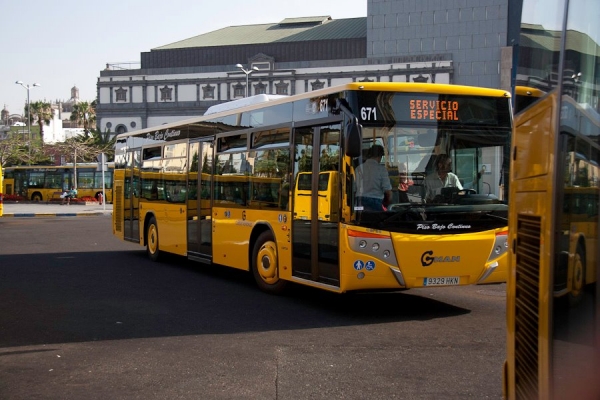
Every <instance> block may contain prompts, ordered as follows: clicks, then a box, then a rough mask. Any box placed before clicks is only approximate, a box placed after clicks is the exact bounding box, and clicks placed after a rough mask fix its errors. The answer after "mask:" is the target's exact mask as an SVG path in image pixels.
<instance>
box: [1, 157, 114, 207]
mask: <svg viewBox="0 0 600 400" xmlns="http://www.w3.org/2000/svg"><path fill="white" fill-rule="evenodd" d="M113 169H114V165H113V163H108V168H107V170H106V171H104V192H105V196H106V201H107V202H109V203H111V202H112V182H113V176H112V175H113ZM75 170H76V172H77V181H75V179H74V173H75ZM4 171H5V177H4V178H5V179H4V184H3V185H2V188H3V190H4V193H5V195H7V196H10V197H11V198H14V199H19V200H25V201H27V200H29V201H34V202H39V201H45V202H47V201H50V200H56V199H57V198H58V199H60V197H59V193H62V192H64V191H67V190H69V189H70V188H71V187H76V188H77V197H78V198H83V197H89V198H95V199H96V200H100V197H101V195H102V171H98V164H97V163H77V165H76V167H75V168H74V167H73V165H61V166H47V165H44V166H36V165H31V166H14V167H5V168H4Z"/></svg>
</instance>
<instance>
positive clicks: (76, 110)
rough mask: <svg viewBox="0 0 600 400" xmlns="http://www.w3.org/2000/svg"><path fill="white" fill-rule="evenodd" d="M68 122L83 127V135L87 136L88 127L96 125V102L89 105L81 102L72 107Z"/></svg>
mask: <svg viewBox="0 0 600 400" xmlns="http://www.w3.org/2000/svg"><path fill="white" fill-rule="evenodd" d="M70 120H71V121H73V122H75V123H77V125H83V130H84V131H85V135H86V136H88V135H89V133H90V127H91V126H95V125H96V101H95V100H94V101H93V102H91V103H88V102H87V101H82V102H79V103H76V104H75V105H73V111H72V112H71V118H70Z"/></svg>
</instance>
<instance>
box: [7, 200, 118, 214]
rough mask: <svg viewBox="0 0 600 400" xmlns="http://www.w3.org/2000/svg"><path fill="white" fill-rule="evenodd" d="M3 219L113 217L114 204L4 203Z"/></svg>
mask: <svg viewBox="0 0 600 400" xmlns="http://www.w3.org/2000/svg"><path fill="white" fill-rule="evenodd" d="M3 204H4V215H3V217H78V216H90V215H109V216H110V215H112V211H113V205H112V204H106V205H104V204H93V205H85V204H71V205H66V204H65V205H64V206H61V205H60V203H55V204H52V203H50V204H47V203H45V202H39V203H33V202H25V203H20V202H19V203H16V202H14V203H13V202H4V203H3Z"/></svg>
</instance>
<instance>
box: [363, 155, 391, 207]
mask: <svg viewBox="0 0 600 400" xmlns="http://www.w3.org/2000/svg"><path fill="white" fill-rule="evenodd" d="M383 155H384V150H383V146H381V145H378V144H376V145H373V146H372V147H371V149H370V151H369V158H368V159H367V161H365V162H364V163H362V164H361V165H360V166H359V167H358V168H357V170H356V181H357V184H356V186H357V190H356V195H357V199H358V205H359V206H361V205H362V207H363V209H364V210H365V211H383V210H384V206H387V204H389V201H390V199H391V197H392V185H391V183H390V177H389V175H388V171H387V169H386V167H385V165H383V164H381V157H383Z"/></svg>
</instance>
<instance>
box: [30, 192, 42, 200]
mask: <svg viewBox="0 0 600 400" xmlns="http://www.w3.org/2000/svg"><path fill="white" fill-rule="evenodd" d="M31 201H35V202H39V201H42V194H41V193H39V192H35V193H34V194H32V195H31Z"/></svg>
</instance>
